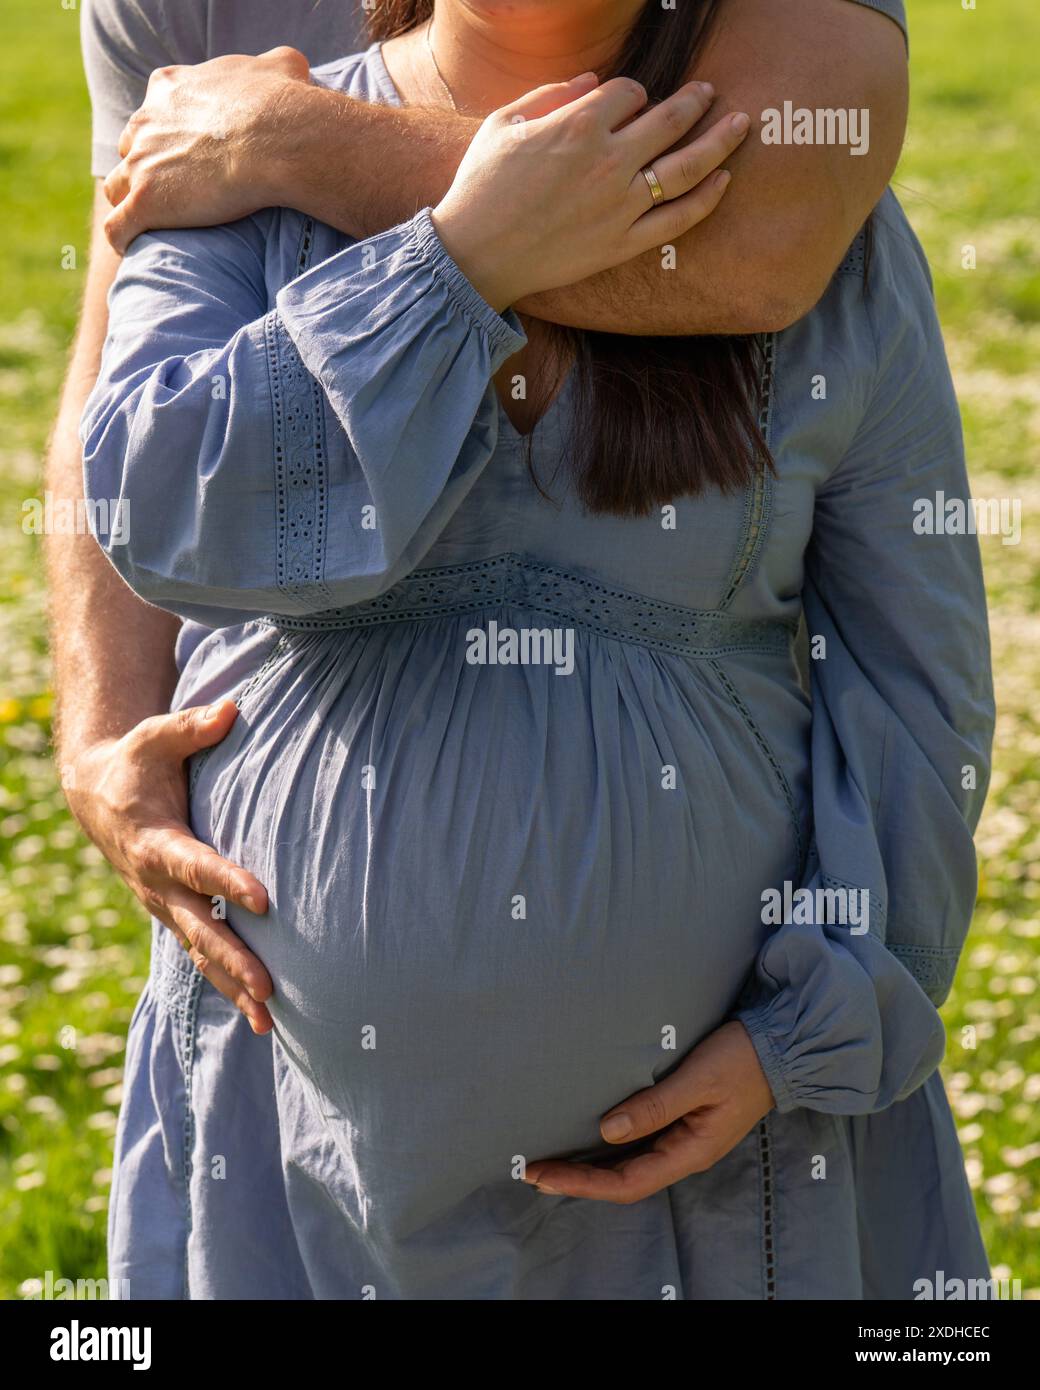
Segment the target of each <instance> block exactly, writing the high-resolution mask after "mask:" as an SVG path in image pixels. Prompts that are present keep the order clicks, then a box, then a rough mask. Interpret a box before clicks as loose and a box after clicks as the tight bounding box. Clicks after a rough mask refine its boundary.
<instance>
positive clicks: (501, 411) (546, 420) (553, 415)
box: [491, 362, 574, 444]
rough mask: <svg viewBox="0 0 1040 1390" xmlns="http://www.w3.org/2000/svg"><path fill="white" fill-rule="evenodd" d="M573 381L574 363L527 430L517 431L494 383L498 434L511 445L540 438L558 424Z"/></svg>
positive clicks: (492, 385)
mask: <svg viewBox="0 0 1040 1390" xmlns="http://www.w3.org/2000/svg"><path fill="white" fill-rule="evenodd" d="M573 380H574V363H573V362H572V363H571V365H570V366H569V367H568V368H567V371H566V373H565V374H564V377H563V380H562V381H561V382H560V385H559V386H558V387H557V388H556V392H555V394H554V395H553V398H552V400H551V401H550V402H549V404H548V405H547V406H546V408H545V409H544V410H543V411H542V413H541V415H539V417H538V419H537V420H536V421H535V422H534V424H533V425H532V426H531V428H530V429H529V430H518V429H517V427H516V425H514V423H513V421H512V419H511V418H510V415H509V411H508V410H506V408H505V406H504V405H503V404H502V397H501V396H500V395H499V394H498V387H497V386H496V385H495V383H494V381H492V383H491V389H492V390H493V391H494V393H495V404H496V405H497V407H498V420H499V432H500V433H501V434H503V435H504V436H505V437H506V438H507V439H508V440H509V441H510V442H511V443H513V444H526V443H528V442H529V441H531V440H533V439H535V438H536V437H541V436H542V435H544V434H545V432H546V430H547V429H551V428H552V427H553V426H554V425H556V424H557V422H558V417H559V414H560V411H561V409H562V407H563V403H564V400H565V398H566V397H568V396H569V395H570V392H571V387H572V384H573Z"/></svg>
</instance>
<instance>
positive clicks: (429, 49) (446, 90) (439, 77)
mask: <svg viewBox="0 0 1040 1390" xmlns="http://www.w3.org/2000/svg"><path fill="white" fill-rule="evenodd" d="M432 30H433V15H430V22H429V24H427V26H426V51H427V53H429V55H430V62H431V63H432V64H433V70H434V72H435V73H436V74H437V80H438V81H439V82H440V84H441V86H442V87H443V88H444V95H445V96H446V97H447V98H448V100H449V101H450V102H451V109H452V110H453V111H454V112H455V113H456V115H457V114H458V110H459V108H458V107H457V106H456V105H455V97H454V96H453V95H452V90H451V88H450V87H449V86H448V84H447V82H445V80H444V74H443V72H441V65H440V63H438V61H437V55H436V53H434V51H433V39H432V38H431V37H430V35H431V32H432Z"/></svg>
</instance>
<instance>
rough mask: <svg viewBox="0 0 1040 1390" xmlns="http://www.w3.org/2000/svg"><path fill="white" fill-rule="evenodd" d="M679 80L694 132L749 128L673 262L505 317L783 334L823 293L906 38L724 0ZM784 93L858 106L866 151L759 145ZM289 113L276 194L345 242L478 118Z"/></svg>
mask: <svg viewBox="0 0 1040 1390" xmlns="http://www.w3.org/2000/svg"><path fill="white" fill-rule="evenodd" d="M690 76H695V77H699V78H703V79H707V80H709V81H711V82H712V83H713V84H714V86H715V89H716V93H717V99H716V103H715V108H714V110H713V111H712V112H711V113H709V115H708V117H707V118H706V119H705V121H703V122H702V123H701V126H700V127H698V129H697V130H696V131H695V132H693V134H694V135H696V134H700V133H701V130H702V129H703V128H705V127H706V126H707V125H708V124H711V122H712V121H714V120H716V119H718V117H719V116H720V115H721V114H723V113H725V112H727V111H730V110H746V111H749V112H751V113H752V120H753V124H752V132H751V135H750V137H749V138H748V140H747V141H746V142H745V144H744V145H743V146H742V147H741V149H740V150H739V151H738V152H737V153H736V154H735V155H734V156H732V157H731V159H730V160H729V161H728V167H730V168H731V169H732V171H733V174H734V178H733V183H732V184H731V186H730V189H729V191H728V193H727V196H726V198H725V199H724V200H723V203H722V205H721V206H720V208H719V209H718V210H717V211H716V212H714V213H713V214H712V216H711V217H709V218H708V219H707V220H706V221H704V222H702V223H700V224H699V225H698V226H696V227H694V228H693V229H692V230H691V231H689V232H687V233H686V235H685V236H682V237H680V238H678V240H677V242H676V251H675V260H674V268H671V269H665V268H664V267H663V265H662V259H661V257H660V256H659V255H658V254H656V253H653V254H650V255H647V256H643V257H641V258H639V259H638V260H636V261H632V262H629V263H628V264H626V265H622V266H618V267H616V268H615V269H613V270H610V271H606V272H604V273H603V274H601V275H598V276H596V277H594V278H593V279H591V280H586V281H584V282H582V283H581V284H579V285H571V286H568V287H566V288H565V289H560V290H553V291H550V292H547V293H545V294H540V295H536V296H533V297H531V298H530V299H529V300H525V301H522V302H521V303H520V304H518V305H517V306H516V307H517V308H519V309H520V310H522V311H524V312H527V313H530V314H533V315H535V316H536V317H539V318H544V319H549V320H551V321H554V322H557V323H565V324H571V325H573V326H575V327H578V328H587V329H598V330H600V331H604V332H616V333H652V334H681V333H751V332H759V331H764V330H767V329H776V328H783V327H786V326H787V324H789V323H792V322H794V320H795V319H797V318H799V317H800V316H801V315H802V314H803V313H805V312H807V311H808V309H810V308H811V307H812V305H813V304H814V303H815V302H816V300H817V299H818V298H819V296H820V295H821V294H822V293H823V291H824V289H825V288H826V285H827V283H828V281H829V279H830V277H831V275H832V274H833V272H834V270H835V268H836V267H837V265H838V264H839V262H840V260H841V258H842V256H843V255H844V253H845V251H846V249H847V247H848V245H849V243H850V242H851V241H852V238H853V237H854V236H855V234H856V232H857V231H858V229H859V227H860V226H861V225H862V223H863V221H864V220H865V219H866V217H867V215H868V213H869V211H870V209H871V208H872V207H873V205H874V203H875V202H876V201H877V199H878V198H879V197H880V195H881V193H882V192H883V190H884V188H885V185H886V184H887V182H888V179H889V177H890V175H891V172H892V169H893V168H894V166H895V163H896V160H897V158H898V155H899V149H900V145H901V142H902V135H903V129H904V125H905V120H906V58H905V50H904V44H903V38H902V35H901V34H900V33H899V31H898V29H897V28H896V26H895V25H894V24H892V23H891V22H890V21H889V20H888V19H886V18H885V17H884V16H882V15H880V14H878V13H876V12H874V11H872V10H869V9H866V8H865V7H863V6H859V5H854V4H850V3H848V0H723V4H722V5H721V7H720V21H719V23H718V24H717V26H716V29H715V32H714V33H713V35H712V37H711V39H710V41H709V43H708V44H707V46H706V48H705V50H704V52H703V53H702V55H701V57H700V58H699V59H698V62H697V64H696V67H695V70H694V72H693V73H692V74H690ZM787 99H790V100H791V101H792V102H793V103H794V105H795V106H799V105H805V106H810V107H814V108H815V107H845V108H847V107H856V108H859V107H867V108H868V109H869V111H870V148H869V150H868V152H867V154H866V155H864V156H861V157H855V158H853V157H851V156H850V153H849V150H848V148H845V147H839V146H796V147H792V146H783V145H769V146H766V145H764V144H763V143H762V141H761V140H760V139H759V138H758V136H757V133H756V132H757V130H758V122H757V115H758V113H760V112H761V111H762V110H763V109H765V108H766V107H769V106H782V105H783V102H784V101H785V100H787ZM298 115H299V117H300V119H298V120H297V121H296V122H295V124H294V127H293V133H292V135H291V136H290V137H288V138H289V141H290V143H287V144H285V145H284V146H283V147H282V148H281V149H280V150H279V151H278V152H277V154H276V155H274V157H275V159H276V162H277V165H278V168H279V169H280V170H281V175H280V180H279V181H280V183H281V184H282V186H284V189H285V196H284V201H285V202H286V203H288V204H289V205H291V206H295V207H297V208H299V209H300V210H302V211H304V212H308V213H311V214H312V215H314V216H316V217H319V218H320V219H321V220H322V221H325V222H329V223H331V224H332V225H333V226H338V227H340V228H341V229H342V230H344V231H346V232H348V233H349V234H350V235H352V236H370V235H374V234H375V233H377V232H379V231H382V230H384V229H385V228H387V227H390V226H393V225H395V224H396V223H398V222H401V221H403V220H405V219H406V218H408V217H410V216H412V214H413V213H414V212H415V211H416V210H417V209H418V208H420V207H423V206H426V205H435V204H436V203H438V202H439V201H440V199H441V198H442V197H443V195H444V193H445V192H446V191H447V189H448V187H449V185H450V183H451V180H452V178H453V176H454V173H455V170H456V168H457V166H458V163H459V161H460V159H461V158H462V155H463V153H464V151H465V149H466V147H467V145H468V144H469V141H470V140H471V139H472V136H473V133H474V131H475V130H476V128H477V125H478V124H479V123H478V122H477V121H475V120H472V119H467V118H464V117H460V116H456V115H454V114H453V113H448V112H443V111H434V110H419V109H405V108H399V107H386V106H373V105H369V104H368V103H365V102H361V101H357V100H355V99H353V98H351V97H347V96H345V95H343V94H342V93H339V92H330V91H326V90H324V89H317V88H308V89H305V91H304V92H301V93H300V100H299V109H298ZM336 151H340V152H341V153H340V154H339V156H338V157H337V154H336ZM272 154H274V152H272Z"/></svg>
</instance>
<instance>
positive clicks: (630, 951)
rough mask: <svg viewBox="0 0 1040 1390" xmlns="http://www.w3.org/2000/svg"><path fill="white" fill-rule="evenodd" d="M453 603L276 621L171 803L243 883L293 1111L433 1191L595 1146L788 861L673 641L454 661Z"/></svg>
mask: <svg viewBox="0 0 1040 1390" xmlns="http://www.w3.org/2000/svg"><path fill="white" fill-rule="evenodd" d="M467 625H468V624H467V623H466V622H465V620H462V626H463V629H464V628H465V626H467ZM453 627H454V622H453V621H443V622H437V623H426V624H419V625H414V626H412V625H407V626H405V625H397V626H396V627H393V628H389V627H388V628H386V629H377V630H375V631H370V632H367V633H362V634H357V633H349V634H344V633H335V634H324V635H321V636H314V637H307V638H301V639H296V638H293V639H292V644H291V648H290V650H289V652H288V653H286V654H284V655H283V657H281V658H280V659H279V660H278V661H276V662H275V663H274V665H273V667H272V668H271V669H270V671H269V672H268V674H267V675H266V676H265V677H264V679H263V680H262V682H261V683H260V684H259V685H258V686H257V688H256V689H255V690H254V691H253V692H252V693H251V694H250V695H249V696H247V697H246V699H245V701H244V703H243V710H242V714H241V715H240V718H239V721H238V723H237V724H236V726H235V728H234V729H233V730H232V733H231V735H230V737H229V739H228V740H227V742H226V743H225V744H224V745H221V746H220V747H218V748H217V749H216V750H214V751H213V753H212V754H210V755H209V756H208V757H207V759H206V761H205V762H204V763H203V764H202V765H201V768H200V770H199V773H198V777H197V781H196V783H195V787H194V791H193V799H192V810H193V816H194V819H195V823H196V828H197V830H198V831H199V833H200V834H201V835H203V836H204V837H205V838H208V839H209V840H210V841H211V842H212V843H213V844H214V845H215V846H216V848H217V849H218V850H219V851H220V852H221V853H222V854H225V855H227V856H229V857H230V858H232V859H235V860H237V861H239V862H241V863H243V864H245V865H246V866H248V867H249V868H250V869H251V870H253V871H254V872H255V873H257V875H258V876H259V877H260V878H261V879H262V881H264V882H265V883H266V885H267V887H268V890H269V893H270V899H271V907H270V912H269V913H268V915H267V916H266V917H265V918H263V919H261V920H257V919H255V918H252V917H250V916H249V914H245V913H241V914H239V913H236V912H234V911H233V912H232V926H233V927H234V929H235V930H236V931H238V932H239V933H240V934H241V935H242V936H243V937H244V938H245V939H246V940H247V942H248V944H249V945H250V947H251V948H252V949H253V950H255V951H256V952H257V954H258V955H259V956H260V957H261V958H262V959H263V960H264V962H265V964H266V965H267V967H268V969H269V970H270V972H271V976H272V978H273V980H274V982H275V989H276V995H275V998H274V1000H273V1001H272V1005H271V1011H272V1014H273V1015H274V1018H275V1021H276V1028H277V1031H278V1036H279V1040H280V1042H281V1043H282V1045H283V1047H284V1049H285V1051H286V1053H287V1054H288V1056H289V1058H290V1059H291V1062H292V1065H293V1068H294V1070H295V1073H296V1075H297V1076H298V1077H299V1078H300V1082H301V1085H302V1087H303V1088H304V1090H305V1093H306V1097H307V1104H308V1105H309V1106H310V1108H311V1110H312V1112H313V1114H314V1116H315V1117H316V1119H317V1120H318V1121H319V1122H320V1125H321V1126H322V1127H323V1132H326V1133H327V1135H329V1136H331V1139H330V1142H332V1143H334V1144H335V1145H337V1146H339V1148H340V1150H341V1151H342V1152H345V1153H348V1154H349V1161H350V1165H352V1166H354V1167H356V1166H358V1165H360V1166H361V1167H363V1168H365V1167H368V1168H377V1169H378V1170H379V1172H380V1174H381V1175H382V1176H381V1181H383V1182H384V1183H385V1181H386V1180H387V1175H388V1174H390V1175H392V1174H393V1173H399V1174H400V1176H401V1183H402V1185H404V1186H405V1187H407V1185H408V1183H409V1182H410V1183H411V1184H412V1185H413V1186H414V1184H415V1182H416V1175H417V1174H423V1175H424V1176H425V1180H426V1184H427V1186H433V1187H435V1188H436V1189H437V1191H438V1200H439V1201H440V1202H443V1203H450V1202H451V1200H452V1198H453V1196H458V1195H461V1194H462V1193H463V1192H465V1191H472V1190H474V1188H475V1187H478V1186H481V1185H483V1184H485V1183H491V1182H494V1181H496V1180H506V1179H509V1178H510V1177H511V1175H512V1173H513V1172H514V1171H515V1168H516V1165H517V1162H518V1160H519V1158H520V1157H526V1158H527V1159H533V1158H536V1157H544V1156H546V1155H549V1154H557V1153H579V1152H582V1153H583V1152H588V1151H590V1150H593V1149H595V1148H596V1147H597V1146H598V1143H599V1141H598V1129H597V1126H598V1118H599V1116H600V1115H601V1114H602V1112H603V1111H604V1110H606V1109H607V1108H609V1107H610V1106H612V1105H615V1104H616V1103H617V1102H618V1101H620V1100H622V1099H623V1098H624V1097H625V1096H626V1095H627V1094H629V1093H630V1092H632V1091H633V1090H636V1089H638V1088H640V1087H642V1086H645V1085H647V1084H649V1083H650V1082H652V1081H653V1080H654V1079H655V1078H657V1077H659V1076H660V1075H661V1074H663V1073H664V1072H665V1071H666V1070H668V1069H669V1068H670V1067H671V1066H672V1065H674V1063H675V1062H676V1061H677V1060H678V1058H679V1057H681V1056H682V1055H683V1053H684V1052H686V1051H687V1050H688V1049H689V1048H690V1047H691V1046H692V1045H693V1044H694V1043H695V1042H696V1041H698V1040H699V1039H700V1038H701V1037H703V1036H704V1035H705V1034H706V1033H708V1032H709V1031H711V1029H713V1028H714V1027H716V1026H717V1025H718V1024H719V1023H720V1022H721V1021H722V1020H723V1019H724V1018H725V1016H726V1014H727V1013H728V1011H729V1010H730V1009H731V1008H732V1006H733V1004H734V1001H735V998H736V996H737V994H738V992H739V990H740V987H741V984H742V983H743V981H744V979H745V977H746V975H747V972H748V970H749V968H750V967H751V965H752V963H753V960H754V957H755V953H756V951H757V949H758V947H759V945H760V943H761V940H762V937H763V935H764V931H765V928H764V927H763V926H762V923H761V916H760V907H761V902H760V895H761V891H762V889H763V888H764V887H766V886H769V885H772V884H775V883H778V882H781V881H782V880H783V879H784V878H790V877H793V876H794V875H795V874H796V873H797V858H798V854H797V846H796V842H795V833H794V830H793V827H792V823H791V816H790V812H789V808H788V805H787V802H786V800H785V798H784V796H783V795H782V794H781V791H780V789H779V787H778V785H777V783H776V781H775V779H774V778H773V775H772V772H771V770H770V768H769V766H768V764H767V762H766V760H765V759H764V757H763V755H762V752H761V750H760V749H759V747H758V746H757V744H756V743H755V742H754V740H753V739H752V737H751V736H750V734H749V733H748V730H747V727H746V725H745V724H744V723H743V721H742V720H741V718H740V716H739V715H738V714H737V713H736V711H735V710H734V709H733V707H732V705H731V703H730V702H729V701H728V700H727V699H726V698H725V696H724V695H723V694H722V693H721V692H719V691H718V690H717V689H716V688H715V687H714V686H713V685H711V684H710V683H709V682H708V680H707V679H705V678H704V677H702V676H701V675H700V674H698V673H696V672H693V671H691V666H690V665H689V664H684V663H682V662H679V661H676V662H675V663H674V666H673V665H672V664H670V659H666V660H665V661H662V660H661V658H660V657H659V656H658V655H655V654H652V653H650V652H648V651H646V650H644V649H641V648H638V647H634V646H628V645H625V644H621V643H613V642H607V641H604V640H602V639H600V638H596V637H589V638H584V637H579V641H578V650H577V653H576V656H577V659H576V662H575V670H574V673H573V674H572V675H570V676H556V675H554V673H553V671H552V669H551V668H546V667H520V666H514V667H496V668H488V667H478V666H469V665H466V664H465V662H464V661H460V660H459V659H458V657H457V653H458V651H459V646H460V642H459V641H456V640H455V638H456V637H457V636H458V637H459V638H460V639H461V636H462V633H458V634H456V633H455V632H454V631H453ZM427 1199H428V1193H427Z"/></svg>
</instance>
